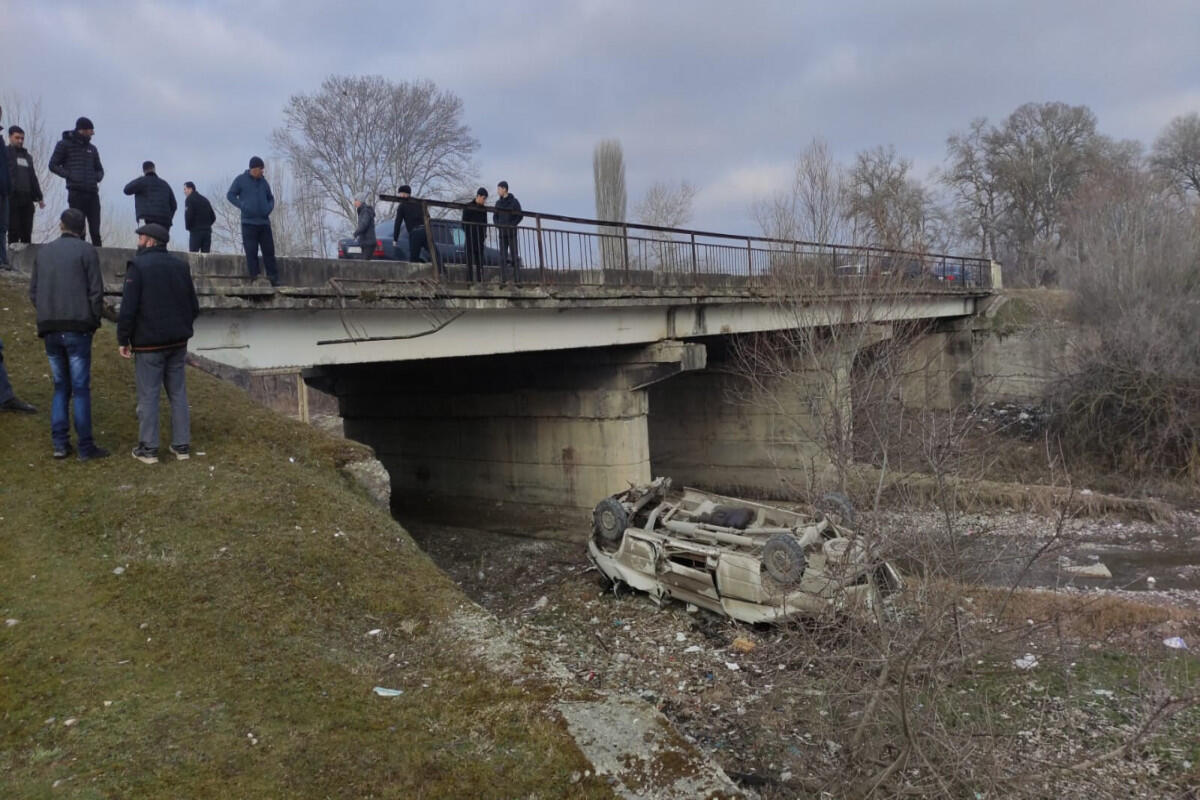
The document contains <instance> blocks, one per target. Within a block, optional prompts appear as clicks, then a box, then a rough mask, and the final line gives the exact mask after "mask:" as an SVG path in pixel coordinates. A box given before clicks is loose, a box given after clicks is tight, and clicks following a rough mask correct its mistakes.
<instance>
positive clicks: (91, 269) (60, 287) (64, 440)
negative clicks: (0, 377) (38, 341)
mask: <svg viewBox="0 0 1200 800" xmlns="http://www.w3.org/2000/svg"><path fill="white" fill-rule="evenodd" d="M59 221H60V225H59V227H60V228H61V229H62V236H61V237H60V238H58V239H56V240H54V241H53V242H50V243H49V244H45V245H42V246H41V247H40V248H38V251H37V255H36V256H35V257H34V260H33V273H32V274H31V275H30V278H29V299H30V300H31V301H33V304H34V306H35V307H36V308H37V330H38V336H40V337H42V338H43V339H44V340H45V342H46V356H47V357H48V358H49V359H50V377H51V378H52V379H53V381H54V401H53V402H52V403H51V406H50V438H51V439H52V441H53V443H54V457H55V458H66V457H67V456H69V455H71V452H72V449H71V417H70V409H69V408H68V406H69V405H70V403H71V399H72V397H73V398H74V410H75V436H76V438H77V439H78V447H79V460H80V461H91V460H93V459H97V458H104V457H106V456H107V455H108V454H109V453H108V451H107V450H105V449H104V448H103V447H98V446H97V445H96V443H95V441H94V440H93V439H92V390H91V385H92V334H93V333H95V332H96V329H97V328H99V327H100V310H101V307H102V305H103V301H104V284H103V282H102V280H101V277H100V258H99V256H97V255H96V248H94V247H92V245H90V244H88V243H87V242H85V241H84V240H83V231H84V222H85V217H84V215H83V212H82V211H80V210H79V209H76V208H68V209H67V210H66V211H64V212H63V213H62V216H61V217H60V218H59Z"/></svg>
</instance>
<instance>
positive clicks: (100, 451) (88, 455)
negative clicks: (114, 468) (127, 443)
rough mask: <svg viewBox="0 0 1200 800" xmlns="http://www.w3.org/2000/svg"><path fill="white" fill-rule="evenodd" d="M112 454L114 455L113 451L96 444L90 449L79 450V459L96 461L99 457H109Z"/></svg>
mask: <svg viewBox="0 0 1200 800" xmlns="http://www.w3.org/2000/svg"><path fill="white" fill-rule="evenodd" d="M111 455H112V453H110V452H108V451H107V450H105V449H104V448H103V447H98V446H96V445H92V448H91V449H90V450H88V451H86V452H84V451H82V450H81V451H80V452H79V460H80V461H95V460H96V459H98V458H108V457H109V456H111Z"/></svg>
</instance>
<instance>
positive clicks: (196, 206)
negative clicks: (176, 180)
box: [183, 181, 217, 253]
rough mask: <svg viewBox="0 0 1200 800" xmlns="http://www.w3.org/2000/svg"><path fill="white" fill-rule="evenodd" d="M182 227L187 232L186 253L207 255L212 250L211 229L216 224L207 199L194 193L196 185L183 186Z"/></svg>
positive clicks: (190, 183) (189, 182)
mask: <svg viewBox="0 0 1200 800" xmlns="http://www.w3.org/2000/svg"><path fill="white" fill-rule="evenodd" d="M183 193H184V195H185V196H186V199H185V200H184V201H183V226H184V227H185V228H187V232H188V252H189V253H207V252H209V251H210V250H211V249H212V229H213V225H215V224H216V222H217V214H216V212H215V211H213V207H212V203H210V202H208V198H207V197H205V196H204V195H202V194H200V193H199V192H197V191H196V184H194V183H192V182H191V181H188V182H187V183H185V184H183Z"/></svg>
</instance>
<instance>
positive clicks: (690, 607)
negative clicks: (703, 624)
mask: <svg viewBox="0 0 1200 800" xmlns="http://www.w3.org/2000/svg"><path fill="white" fill-rule="evenodd" d="M699 610H700V606H694V605H692V604H691V603H688V604H687V613H689V614H695V613H696V612H697V611H699Z"/></svg>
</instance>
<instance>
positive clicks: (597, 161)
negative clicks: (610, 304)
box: [592, 139, 627, 269]
mask: <svg viewBox="0 0 1200 800" xmlns="http://www.w3.org/2000/svg"><path fill="white" fill-rule="evenodd" d="M592 176H593V179H594V181H595V189H596V218H597V219H602V220H605V221H606V222H624V221H625V205H626V201H627V194H626V192H625V154H624V151H623V150H622V149H621V142H620V140H619V139H602V140H601V141H600V142H598V143H597V144H596V150H595V152H594V153H593V154H592ZM599 233H600V235H601V241H600V263H601V264H602V265H603V266H604V268H605V269H614V268H616V267H619V266H622V265H624V263H625V254H624V245H623V243H622V242H621V240H620V239H621V237H622V236H623V235H624V229H623V228H622V227H621V226H616V225H602V226H600V228H599Z"/></svg>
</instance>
